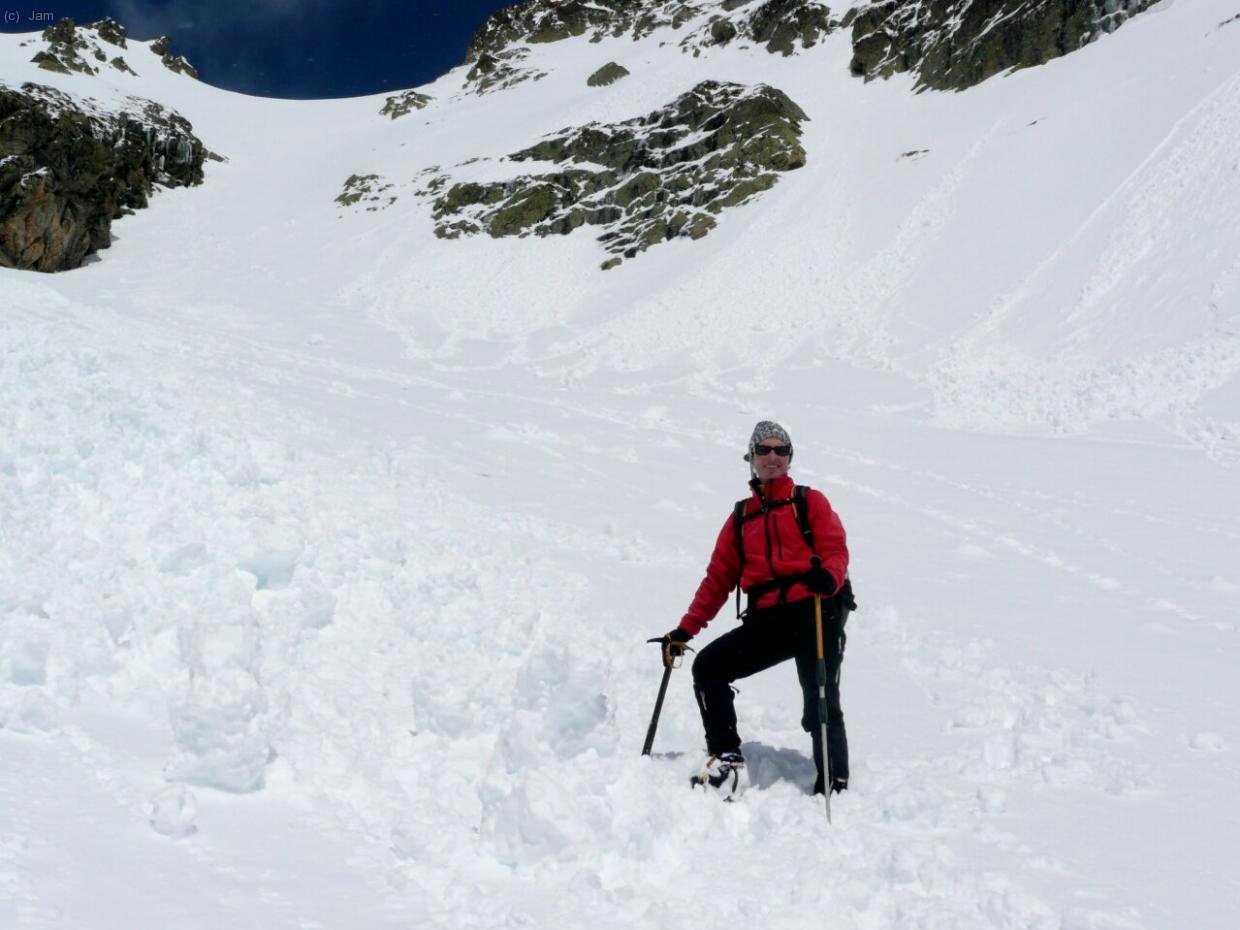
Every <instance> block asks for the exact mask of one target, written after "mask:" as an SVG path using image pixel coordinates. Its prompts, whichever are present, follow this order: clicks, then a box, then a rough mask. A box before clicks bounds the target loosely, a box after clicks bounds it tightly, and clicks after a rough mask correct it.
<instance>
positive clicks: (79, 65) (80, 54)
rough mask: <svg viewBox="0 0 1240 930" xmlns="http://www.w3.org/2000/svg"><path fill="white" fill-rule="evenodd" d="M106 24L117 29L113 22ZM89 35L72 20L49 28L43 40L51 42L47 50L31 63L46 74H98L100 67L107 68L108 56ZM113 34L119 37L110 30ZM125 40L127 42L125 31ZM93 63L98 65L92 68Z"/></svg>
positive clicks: (60, 22)
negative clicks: (105, 66)
mask: <svg viewBox="0 0 1240 930" xmlns="http://www.w3.org/2000/svg"><path fill="white" fill-rule="evenodd" d="M103 22H107V23H109V24H112V25H116V23H115V21H114V20H111V19H109V20H104V21H103ZM86 31H87V29H86V27H83V29H82V30H79V29H78V28H77V24H76V23H75V22H74V21H73V20H72V19H70V18H69V17H65V18H64V19H61V20H60V21H58V22H57V23H56V24H55V25H54V26H48V27H47V28H46V29H44V30H43V40H44V41H45V42H47V48H46V49H44V50H43V51H40V52H39V53H38V54H36V55H35V56H34V58H32V59H31V61H33V62H34V63H35V64H37V65H38V66H39V67H40V68H43V69H44V70H46V71H56V72H58V73H60V74H69V73H70V72H73V71H76V72H78V73H79V74H98V70H97V67H96V64H97V63H104V64H106V63H107V60H108V56H107V53H105V52H104V51H103V49H101V48H100V47H99V44H98V43H97V42H96V41H94V39H93V38H92V37H90V36H88V35H87V34H86ZM109 34H110V35H114V34H115V33H113V32H112V31H111V30H110V29H109ZM121 38H122V40H123V38H124V36H123V31H122V34H121ZM92 61H93V62H95V63H96V64H92Z"/></svg>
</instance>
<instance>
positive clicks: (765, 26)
mask: <svg viewBox="0 0 1240 930" xmlns="http://www.w3.org/2000/svg"><path fill="white" fill-rule="evenodd" d="M837 25H838V23H837V22H836V21H835V20H833V19H832V18H831V15H830V11H829V10H828V8H827V6H826V5H825V4H823V3H819V2H817V0H764V2H759V0H724V2H723V3H722V4H720V3H717V2H711V0H527V2H525V3H516V4H513V5H512V6H506V7H503V8H502V9H499V10H497V11H496V12H494V13H492V14H491V16H489V17H488V18H487V21H486V22H485V23H483V24H482V27H481V28H479V29H478V31H477V32H476V33H474V37H473V39H472V41H471V42H470V44H469V50H468V53H467V56H466V61H468V62H473V61H477V60H478V59H479V58H481V57H482V56H483V55H492V56H494V55H499V54H501V53H503V52H505V51H507V50H510V49H513V48H514V47H518V46H522V45H537V44H540V43H544V42H559V41H561V40H563V39H571V38H574V37H576V36H582V35H588V36H589V37H590V41H592V42H600V41H602V40H603V39H605V38H609V37H610V38H619V37H621V36H631V37H632V38H633V39H643V38H645V37H646V36H649V35H651V34H652V33H654V32H656V31H658V30H681V29H686V28H688V29H689V33H688V35H687V36H686V37H685V38H684V39H682V40H681V42H680V47H681V48H682V49H683V50H685V51H691V52H693V53H695V54H700V53H701V51H702V50H703V49H706V48H708V47H710V46H714V45H726V44H728V43H729V42H732V41H733V40H735V39H741V40H746V41H750V42H754V43H756V44H759V45H762V46H763V47H764V48H766V50H767V51H769V52H772V53H774V54H781V55H791V54H793V53H794V52H795V51H798V50H799V49H804V48H810V47H812V46H813V45H816V44H817V43H818V41H819V40H820V39H821V38H822V37H823V36H825V35H827V34H828V33H829V32H831V31H832V30H834V29H835V28H836V27H837Z"/></svg>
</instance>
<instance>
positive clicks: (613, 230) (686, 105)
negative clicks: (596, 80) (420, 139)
mask: <svg viewBox="0 0 1240 930" xmlns="http://www.w3.org/2000/svg"><path fill="white" fill-rule="evenodd" d="M805 119H807V117H806V115H805V113H804V112H803V111H802V110H801V108H800V107H798V106H797V105H796V104H795V103H794V102H793V101H792V100H790V99H789V98H788V96H787V95H786V94H784V93H783V92H782V91H779V90H776V89H774V88H771V87H767V86H765V85H758V86H755V87H745V86H742V85H739V84H726V83H718V82H715V81H704V82H703V83H701V84H699V85H697V86H696V87H695V88H693V90H691V91H689V92H688V93H686V94H682V95H681V96H680V97H678V98H677V99H676V100H675V101H674V102H672V103H671V104H669V105H668V106H666V107H663V108H661V109H659V110H656V111H654V112H653V113H650V114H647V115H646V116H643V117H639V118H637V119H632V120H628V121H626V122H623V123H616V124H612V125H601V124H598V123H591V124H588V125H586V126H583V127H580V128H573V129H565V130H563V131H562V132H560V133H557V134H555V135H553V136H551V137H548V138H546V139H544V140H543V141H541V142H539V143H538V144H537V145H534V146H531V147H530V148H527V149H523V150H522V151H520V152H517V153H515V154H513V155H511V156H509V158H510V159H511V160H512V161H516V162H542V163H549V164H552V165H556V166H558V167H557V168H556V169H554V170H547V171H541V172H537V173H532V174H526V175H522V176H520V177H517V178H514V179H512V180H510V181H505V182H499V183H489V184H478V183H468V182H466V183H456V184H453V185H451V186H450V187H448V188H447V189H446V190H443V187H444V186H446V185H445V184H444V181H443V179H442V178H440V179H437V180H436V182H433V183H434V184H437V185H438V189H439V190H440V191H441V192H440V193H438V194H437V196H436V197H435V199H434V206H433V211H432V215H433V217H434V220H435V223H436V227H435V231H436V234H437V235H439V236H440V237H441V238H446V239H453V238H456V237H458V236H461V235H472V234H476V233H481V232H484V231H485V232H487V233H489V234H490V235H491V236H495V237H500V236H526V235H530V234H533V235H537V236H547V235H553V234H557V235H564V234H567V233H570V232H572V231H573V230H575V229H577V228H579V227H581V226H586V225H590V226H599V227H602V229H603V232H602V234H601V235H600V236H599V237H598V238H599V242H601V243H602V244H603V247H604V248H605V249H606V250H607V251H608V252H610V253H611V254H612V256H613V258H611V259H610V260H608V261H607V262H605V263H604V265H603V267H604V268H610V267H614V266H615V265H618V264H619V263H620V262H621V260H622V259H624V258H632V257H633V256H635V255H637V254H638V253H639V252H642V251H644V250H645V249H647V248H649V247H650V246H652V245H656V244H658V243H660V242H665V241H667V240H669V239H673V238H677V237H688V238H691V239H699V238H701V237H702V236H705V235H706V234H707V233H708V232H709V231H710V230H711V229H713V228H714V227H715V225H716V224H717V222H718V220H717V217H718V216H719V214H720V213H721V212H722V211H723V210H724V209H726V208H728V207H731V206H736V205H738V204H742V203H745V202H746V201H747V200H749V199H750V198H752V197H754V196H755V195H757V194H758V193H760V192H761V191H764V190H767V189H769V188H770V187H772V186H773V185H774V184H775V183H776V181H777V180H778V177H779V174H780V173H781V172H785V171H791V170H793V169H795V168H799V167H801V166H802V165H804V164H805V150H804V149H803V148H802V147H801V144H800V141H799V139H800V134H801V130H800V124H801V122H802V121H803V120H805Z"/></svg>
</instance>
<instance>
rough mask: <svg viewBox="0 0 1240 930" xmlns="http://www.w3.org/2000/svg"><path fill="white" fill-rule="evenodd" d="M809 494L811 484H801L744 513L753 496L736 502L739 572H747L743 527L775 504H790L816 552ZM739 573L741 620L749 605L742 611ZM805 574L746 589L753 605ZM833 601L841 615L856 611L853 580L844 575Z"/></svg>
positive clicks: (734, 516) (734, 518)
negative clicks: (782, 497)
mask: <svg viewBox="0 0 1240 930" xmlns="http://www.w3.org/2000/svg"><path fill="white" fill-rule="evenodd" d="M755 480H756V479H755ZM808 494H809V487H808V486H807V485H804V484H798V485H797V486H796V487H795V488H794V489H793V491H792V497H790V498H787V499H786V500H782V501H772V502H771V503H767V502H766V501H765V500H764V501H763V502H762V506H761V507H760V508H758V509H757V510H755V511H754V512H753V513H746V512H745V509H746V508H747V507H748V506H749V501H750V498H748V497H746V498H744V499H743V500H739V501H737V502H736V505H735V506H734V507H733V508H732V529H733V531H734V535H735V537H736V554H737V555H738V556H739V557H740V563H741V564H740V574H744V572H745V541H744V539H743V537H742V527H743V526H744V525H745V522H746V521H748V520H752V519H754V518H755V517H759V516H765V515H766V513H767V511H769V510H771V509H772V508H773V507H783V506H787V505H791V507H792V509H793V512H794V513H795V514H796V518H797V526H798V527H799V528H800V530H801V538H802V539H804V540H805V545H806V546H808V547H809V551H810V552H813V551H814V528H813V527H812V526H810V523H809V498H808ZM740 574H738V575H737V583H736V616H737V618H738V619H742V618H743V617H744V616H745V614H746V613H748V612H749V608H748V607H746V608H745V610H744V611H743V612H742V611H741V585H740ZM803 577H804V576H803V575H786V576H784V577H781V578H775V579H773V580H771V581H768V582H766V583H764V584H760V585H754V586H753V587H752V588H750V589H749V591H748V592H746V593H747V596H748V598H749V602H750V606H752V605H753V604H755V603H757V601H758V598H760V597H762V596H763V595H765V594H768V593H769V592H771V591H782V593H783V594H787V592H788V589H789V588H791V587H792V586H793V585H794V584H797V583H798V582H800V581H801V580H802V579H803ZM755 592H756V593H755ZM830 600H831V601H832V602H833V603H834V604H836V605H837V608H838V609H839V610H840V612H841V614H842V613H843V612H844V611H852V610H856V609H857V599H856V598H855V597H853V589H852V580H851V579H849V578H845V579H844V583H843V584H842V585H840V589H839V590H838V591H836V592H835V594H834V595H833V596H832V597H831V598H830ZM781 602H782V601H781Z"/></svg>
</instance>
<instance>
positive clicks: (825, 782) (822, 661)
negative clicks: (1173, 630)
mask: <svg viewBox="0 0 1240 930" xmlns="http://www.w3.org/2000/svg"><path fill="white" fill-rule="evenodd" d="M814 627H815V631H816V632H817V634H818V725H819V726H820V727H821V728H822V730H821V732H822V739H821V740H820V741H819V744H818V745H819V754H820V757H821V758H820V759H819V762H821V763H822V794H823V797H825V798H826V801H827V823H830V822H831V766H830V757H829V756H828V755H827V658H826V655H825V654H824V652H823V647H822V596H821V595H819V594H815V595H814Z"/></svg>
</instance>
